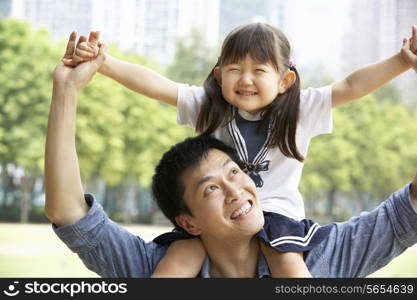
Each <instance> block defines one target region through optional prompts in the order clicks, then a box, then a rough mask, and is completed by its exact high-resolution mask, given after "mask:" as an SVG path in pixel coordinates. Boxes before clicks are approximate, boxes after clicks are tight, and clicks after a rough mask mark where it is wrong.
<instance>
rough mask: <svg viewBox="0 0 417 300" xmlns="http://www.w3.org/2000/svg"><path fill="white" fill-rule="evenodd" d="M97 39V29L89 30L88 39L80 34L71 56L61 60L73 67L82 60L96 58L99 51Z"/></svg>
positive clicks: (98, 35)
mask: <svg viewBox="0 0 417 300" xmlns="http://www.w3.org/2000/svg"><path fill="white" fill-rule="evenodd" d="M99 40H100V32H99V31H92V32H90V35H89V38H88V41H87V39H86V38H85V37H84V36H81V37H80V39H79V40H78V43H77V45H76V47H75V51H74V53H73V56H72V57H71V58H70V59H64V60H63V61H62V62H63V63H64V64H65V65H66V66H71V67H75V66H77V65H78V64H80V63H82V62H84V61H88V60H91V59H94V58H96V57H97V55H98V52H99V46H98V43H99Z"/></svg>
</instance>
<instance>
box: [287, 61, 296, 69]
mask: <svg viewBox="0 0 417 300" xmlns="http://www.w3.org/2000/svg"><path fill="white" fill-rule="evenodd" d="M288 66H289V68H290V69H295V63H294V62H292V61H291V60H290V61H289V62H288Z"/></svg>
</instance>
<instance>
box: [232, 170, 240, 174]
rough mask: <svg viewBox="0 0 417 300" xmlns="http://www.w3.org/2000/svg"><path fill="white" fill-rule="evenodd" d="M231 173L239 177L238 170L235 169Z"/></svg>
mask: <svg viewBox="0 0 417 300" xmlns="http://www.w3.org/2000/svg"><path fill="white" fill-rule="evenodd" d="M231 173H232V175H237V174H238V173H239V172H238V170H236V169H233V170H232V171H231Z"/></svg>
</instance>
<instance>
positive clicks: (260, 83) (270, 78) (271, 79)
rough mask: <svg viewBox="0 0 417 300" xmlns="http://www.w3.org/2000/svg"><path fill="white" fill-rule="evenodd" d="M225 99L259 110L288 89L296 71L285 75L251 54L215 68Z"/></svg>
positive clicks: (246, 108) (237, 104)
mask: <svg viewBox="0 0 417 300" xmlns="http://www.w3.org/2000/svg"><path fill="white" fill-rule="evenodd" d="M214 76H215V78H216V80H217V82H218V83H219V85H220V86H221V90H222V94H223V97H224V99H225V100H226V101H227V102H229V103H230V104H232V105H233V106H235V107H237V108H239V109H241V110H244V111H246V112H249V113H252V114H255V113H257V112H259V111H260V110H262V109H263V108H264V107H266V106H268V105H269V104H270V103H271V102H272V101H274V100H275V98H276V97H277V95H278V94H279V93H284V92H285V91H286V89H287V88H288V87H289V86H291V85H292V83H293V82H294V80H295V74H294V72H292V71H288V72H286V73H284V75H283V76H282V77H281V76H280V74H279V73H278V71H277V70H276V68H275V67H274V66H273V65H272V64H271V63H259V62H257V61H255V60H254V59H253V58H252V57H251V56H250V55H249V54H247V55H246V56H245V57H244V58H243V59H241V60H239V61H238V62H236V63H229V64H226V65H224V66H221V67H217V68H215V69H214Z"/></svg>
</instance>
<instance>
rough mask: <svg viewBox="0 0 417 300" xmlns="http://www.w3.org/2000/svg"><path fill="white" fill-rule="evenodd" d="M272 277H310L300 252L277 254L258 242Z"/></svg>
mask: <svg viewBox="0 0 417 300" xmlns="http://www.w3.org/2000/svg"><path fill="white" fill-rule="evenodd" d="M260 244H261V249H262V252H263V254H264V255H265V258H266V261H267V262H268V267H269V270H270V271H271V276H272V277H287V278H289V277H290V278H296V277H312V276H311V274H310V272H309V270H308V268H307V266H306V264H305V263H304V259H303V253H302V252H278V251H277V250H275V249H273V248H271V247H268V246H266V245H265V244H264V243H263V242H260Z"/></svg>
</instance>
